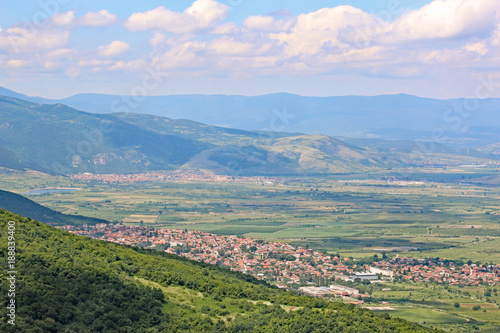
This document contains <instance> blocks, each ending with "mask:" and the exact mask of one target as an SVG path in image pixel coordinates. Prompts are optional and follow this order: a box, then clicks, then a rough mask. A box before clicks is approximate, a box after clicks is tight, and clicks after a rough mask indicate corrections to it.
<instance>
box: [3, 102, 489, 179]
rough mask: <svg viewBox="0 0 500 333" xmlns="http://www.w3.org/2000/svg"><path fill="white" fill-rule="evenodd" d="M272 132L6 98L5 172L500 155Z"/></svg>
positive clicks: (363, 165) (269, 170) (291, 168)
mask: <svg viewBox="0 0 500 333" xmlns="http://www.w3.org/2000/svg"><path fill="white" fill-rule="evenodd" d="M16 96H17V97H23V96H19V94H17V95H16ZM226 108H230V105H229V106H226ZM152 112H153V110H152ZM276 117H278V116H276ZM285 120H286V119H285ZM491 123H492V124H493V123H494V122H491ZM272 127H273V126H271V128H263V129H262V130H259V131H248V130H244V129H233V128H227V127H221V126H213V125H207V124H203V123H200V122H196V121H193V120H185V119H171V118H167V117H163V116H157V115H146V114H138V113H125V112H118V113H107V114H99V113H90V112H83V111H79V110H77V109H74V108H72V107H69V106H66V105H64V104H61V103H56V104H40V103H38V102H32V101H27V100H24V99H19V98H15V97H7V96H0V167H5V168H11V169H18V170H23V169H32V170H38V171H42V172H47V173H52V174H70V173H81V172H92V173H134V172H143V171H149V170H172V169H178V168H189V169H199V170H203V171H207V172H215V173H221V174H232V175H285V174H287V175H290V174H303V173H348V172H367V171H371V170H376V169H380V168H398V167H407V166H419V165H443V164H447V163H448V164H449V163H452V164H453V163H455V164H460V163H471V162H473V161H493V160H495V159H498V156H499V155H498V148H496V147H497V146H496V144H490V145H488V146H484V147H482V148H480V149H475V148H471V147H467V148H465V147H461V146H459V145H458V146H457V145H444V144H439V143H431V144H426V143H425V142H423V141H415V140H386V139H375V138H371V139H366V138H365V139H362V138H361V139H359V138H358V139H353V138H336V137H331V136H328V135H320V134H313V135H311V134H309V135H306V134H304V133H303V132H286V131H281V129H283V128H281V127H280V128H278V126H276V127H275V128H274V129H273V128H272ZM429 147H430V148H429ZM415 156H424V157H425V158H424V159H420V160H416V159H415Z"/></svg>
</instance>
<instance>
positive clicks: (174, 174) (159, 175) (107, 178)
mask: <svg viewBox="0 0 500 333" xmlns="http://www.w3.org/2000/svg"><path fill="white" fill-rule="evenodd" d="M68 176H69V177H70V178H71V179H73V180H79V181H86V182H88V181H98V182H103V183H139V182H149V181H173V180H177V181H196V182H215V183H217V182H225V183H242V182H257V183H266V184H279V183H282V182H283V181H285V180H287V181H293V180H297V179H290V178H283V177H263V176H229V175H216V174H212V173H203V172H200V171H198V170H187V169H186V170H184V169H183V170H173V171H149V172H144V173H134V174H93V173H80V174H72V175H68Z"/></svg>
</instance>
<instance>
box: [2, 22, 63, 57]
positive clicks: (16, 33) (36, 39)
mask: <svg viewBox="0 0 500 333" xmlns="http://www.w3.org/2000/svg"><path fill="white" fill-rule="evenodd" d="M69 35H70V32H69V31H63V30H57V29H27V28H23V27H13V28H8V29H7V30H3V31H2V32H0V50H5V51H7V52H8V53H36V52H38V51H41V50H47V49H54V48H59V47H64V46H65V45H66V44H67V43H68V40H69Z"/></svg>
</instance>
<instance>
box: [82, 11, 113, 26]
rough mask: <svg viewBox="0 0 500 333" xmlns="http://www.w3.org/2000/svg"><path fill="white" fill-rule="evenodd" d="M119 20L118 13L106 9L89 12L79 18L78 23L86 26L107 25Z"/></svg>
mask: <svg viewBox="0 0 500 333" xmlns="http://www.w3.org/2000/svg"><path fill="white" fill-rule="evenodd" d="M117 22H118V19H117V17H116V15H114V14H111V13H110V12H108V11H107V10H106V9H103V10H100V11H98V12H88V13H87V14H85V15H83V16H82V17H80V18H78V20H77V23H78V24H80V25H86V26H105V25H110V24H114V23H117Z"/></svg>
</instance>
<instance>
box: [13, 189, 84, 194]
mask: <svg viewBox="0 0 500 333" xmlns="http://www.w3.org/2000/svg"><path fill="white" fill-rule="evenodd" d="M75 191H78V189H77V188H42V189H39V190H31V191H28V192H24V193H21V194H23V195H40V194H47V193H48V194H53V193H65V192H75Z"/></svg>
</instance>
